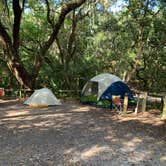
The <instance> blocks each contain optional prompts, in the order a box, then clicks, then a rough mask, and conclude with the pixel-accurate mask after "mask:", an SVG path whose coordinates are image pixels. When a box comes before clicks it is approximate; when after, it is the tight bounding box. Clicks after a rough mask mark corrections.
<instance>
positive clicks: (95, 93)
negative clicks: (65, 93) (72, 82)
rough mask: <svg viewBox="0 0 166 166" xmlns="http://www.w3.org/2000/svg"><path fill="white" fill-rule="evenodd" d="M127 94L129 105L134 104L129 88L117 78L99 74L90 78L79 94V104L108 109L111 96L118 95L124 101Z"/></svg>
mask: <svg viewBox="0 0 166 166" xmlns="http://www.w3.org/2000/svg"><path fill="white" fill-rule="evenodd" d="M126 93H127V95H128V98H129V104H131V103H133V102H134V98H133V95H132V93H131V90H130V89H129V87H128V86H127V85H126V84H125V83H124V82H123V81H122V80H121V79H120V78H119V77H117V76H115V75H112V74H108V73H106V74H99V75H97V76H95V77H93V78H91V79H90V80H89V81H88V82H87V83H86V84H85V86H84V87H83V90H82V92H81V103H83V104H94V105H98V106H101V107H110V106H111V100H112V96H113V95H120V96H121V99H124V96H125V94H126Z"/></svg>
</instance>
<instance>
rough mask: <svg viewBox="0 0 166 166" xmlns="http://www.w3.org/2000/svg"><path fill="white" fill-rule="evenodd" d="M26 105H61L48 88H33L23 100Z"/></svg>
mask: <svg viewBox="0 0 166 166" xmlns="http://www.w3.org/2000/svg"><path fill="white" fill-rule="evenodd" d="M24 104H27V105H38V106H41V105H43V106H44V105H45V106H46V105H47V106H52V105H61V102H60V101H59V100H58V99H57V98H56V97H55V95H54V94H53V93H52V91H51V90H50V89H48V88H42V89H39V90H35V91H34V93H33V94H32V95H31V96H30V97H29V98H28V99H27V100H26V101H25V102H24Z"/></svg>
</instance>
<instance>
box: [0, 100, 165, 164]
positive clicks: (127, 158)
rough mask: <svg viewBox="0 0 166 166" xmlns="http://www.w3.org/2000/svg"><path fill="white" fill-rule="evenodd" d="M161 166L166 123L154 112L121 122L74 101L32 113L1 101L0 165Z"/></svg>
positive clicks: (130, 116) (16, 103)
mask: <svg viewBox="0 0 166 166" xmlns="http://www.w3.org/2000/svg"><path fill="white" fill-rule="evenodd" d="M165 163H166V123H165V121H162V120H161V119H160V112H159V111H158V110H151V111H149V112H145V113H143V114H142V113H139V114H138V115H137V116H135V115H134V114H133V113H130V114H127V115H125V116H122V115H118V113H117V112H113V111H110V110H109V109H101V108H95V107H92V106H85V105H80V104H79V102H76V101H67V102H62V105H60V106H52V107H46V108H30V107H29V106H27V105H23V104H22V102H20V101H18V100H0V165H3V166H9V165H13V166H18V165H19V166H21V165H28V166H30V165H35V166H38V165H44V166H72V165H73V166H76V165H77V166H79V165H80V166H89V165H91V166H101V165H102V166H110V165H113V166H114V165H119V166H120V165H123V166H130V165H139V166H144V165H152V166H156V165H158V166H164V165H165Z"/></svg>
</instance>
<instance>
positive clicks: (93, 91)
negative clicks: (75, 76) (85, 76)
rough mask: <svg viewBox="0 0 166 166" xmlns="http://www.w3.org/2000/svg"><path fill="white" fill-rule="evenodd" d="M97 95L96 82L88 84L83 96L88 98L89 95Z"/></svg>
mask: <svg viewBox="0 0 166 166" xmlns="http://www.w3.org/2000/svg"><path fill="white" fill-rule="evenodd" d="M97 94H98V82H94V81H93V82H92V81H91V82H88V84H87V86H86V88H85V90H84V93H83V95H85V96H90V95H97Z"/></svg>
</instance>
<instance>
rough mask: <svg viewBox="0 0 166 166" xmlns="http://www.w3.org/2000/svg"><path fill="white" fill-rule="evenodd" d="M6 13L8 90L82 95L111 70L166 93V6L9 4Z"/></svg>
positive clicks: (138, 2)
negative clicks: (83, 89)
mask: <svg viewBox="0 0 166 166" xmlns="http://www.w3.org/2000/svg"><path fill="white" fill-rule="evenodd" d="M0 9H1V10H0V69H1V70H0V87H5V88H13V89H18V88H20V87H21V88H28V89H36V88H41V87H43V86H47V87H50V88H51V89H52V90H54V91H56V90H58V89H80V88H81V87H82V84H81V82H83V83H84V82H86V81H87V80H88V79H89V78H91V77H92V76H94V75H96V74H99V73H103V72H106V73H112V74H115V75H117V76H119V77H120V78H121V79H123V80H124V81H125V82H127V83H128V84H129V85H130V86H131V87H132V88H136V89H139V90H148V91H153V92H161V91H165V87H166V77H165V74H166V72H165V71H166V56H165V55H166V28H165V25H166V2H165V1H164V0H123V1H122V0H110V1H109V0H107V1H106V0H105V1H104V0H67V1H63V0H56V1H54V0H42V1H39V0H37V1H34V0H28V1H26V0H10V1H9V0H2V1H0Z"/></svg>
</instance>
